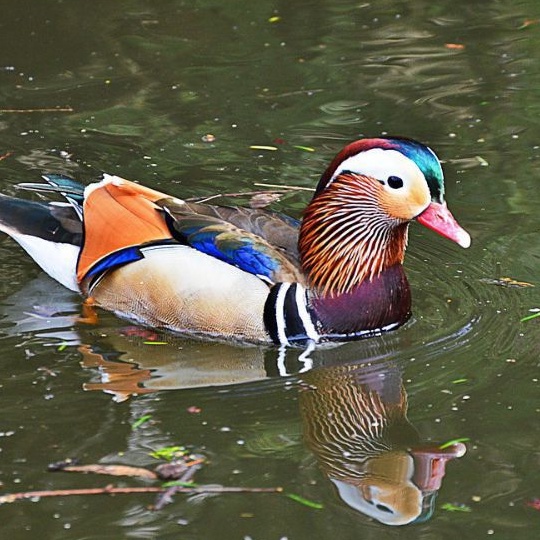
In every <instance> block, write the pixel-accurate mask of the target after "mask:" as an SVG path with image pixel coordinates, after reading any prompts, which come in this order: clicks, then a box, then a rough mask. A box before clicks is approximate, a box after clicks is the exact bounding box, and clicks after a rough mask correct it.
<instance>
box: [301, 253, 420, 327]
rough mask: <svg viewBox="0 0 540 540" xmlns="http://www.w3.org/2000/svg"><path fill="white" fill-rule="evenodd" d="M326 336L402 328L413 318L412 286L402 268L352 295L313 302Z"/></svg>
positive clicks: (394, 268) (365, 284)
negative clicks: (392, 326) (394, 326)
mask: <svg viewBox="0 0 540 540" xmlns="http://www.w3.org/2000/svg"><path fill="white" fill-rule="evenodd" d="M311 308H312V310H313V312H314V314H315V316H316V318H317V320H318V321H320V324H321V326H322V332H321V333H324V334H354V333H359V332H362V331H365V330H377V329H382V328H384V327H385V326H388V325H392V324H398V325H400V324H403V323H404V322H405V321H406V320H407V319H408V318H409V316H410V314H411V292H410V287H409V282H408V281H407V277H406V276H405V272H404V271H403V266H402V265H401V264H396V265H394V266H391V267H389V268H387V269H386V270H384V271H383V272H381V274H380V275H379V276H378V277H376V278H374V279H373V280H371V281H365V282H363V283H362V284H361V285H359V286H357V287H356V288H354V289H353V290H352V291H350V292H347V293H344V294H340V295H335V296H332V295H329V296H326V297H315V298H312V299H311Z"/></svg>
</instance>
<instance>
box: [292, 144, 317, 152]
mask: <svg viewBox="0 0 540 540" xmlns="http://www.w3.org/2000/svg"><path fill="white" fill-rule="evenodd" d="M293 148H296V149H297V150H302V151H303V152H315V148H311V146H298V145H295V146H293Z"/></svg>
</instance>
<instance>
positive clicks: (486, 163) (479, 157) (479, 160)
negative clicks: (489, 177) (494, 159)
mask: <svg viewBox="0 0 540 540" xmlns="http://www.w3.org/2000/svg"><path fill="white" fill-rule="evenodd" d="M474 157H475V158H476V159H477V161H478V163H479V164H480V166H482V167H489V163H488V162H487V160H485V159H484V158H483V157H482V156H474Z"/></svg>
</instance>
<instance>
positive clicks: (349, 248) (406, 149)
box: [299, 137, 471, 295]
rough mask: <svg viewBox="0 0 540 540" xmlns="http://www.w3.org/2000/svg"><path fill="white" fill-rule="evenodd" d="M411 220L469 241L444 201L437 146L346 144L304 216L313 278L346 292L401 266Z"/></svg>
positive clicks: (303, 253)
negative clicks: (386, 270)
mask: <svg viewBox="0 0 540 540" xmlns="http://www.w3.org/2000/svg"><path fill="white" fill-rule="evenodd" d="M413 220H416V221H418V222H419V223H421V224H422V225H424V226H426V227H428V228H429V229H432V230H434V231H435V232H437V233H439V234H441V235H442V236H444V237H446V238H449V239H450V240H453V241H454V242H456V243H457V244H459V245H460V246H462V247H464V248H467V247H469V245H470V243H471V240H470V236H469V234H468V233H467V232H466V231H465V230H464V229H463V228H461V227H460V226H459V224H458V223H457V221H456V220H455V218H454V217H453V216H452V214H451V213H450V211H449V210H448V207H447V206H446V202H445V200H444V176H443V171H442V167H441V163H440V161H439V159H438V158H437V156H436V155H435V153H434V152H433V150H431V149H430V148H428V147H427V146H424V145H423V144H421V143H419V142H416V141H413V140H411V139H403V138H397V137H393V138H376V139H361V140H359V141H355V142H353V143H351V144H349V145H348V146H346V147H345V148H344V149H343V150H342V151H341V152H340V153H339V154H338V155H337V156H336V157H335V158H334V160H333V161H332V163H331V164H330V165H329V167H328V168H327V169H326V171H325V172H324V174H323V175H322V177H321V179H320V181H319V184H318V186H317V189H316V191H315V195H314V197H313V199H312V201H311V203H310V204H309V205H308V207H307V209H306V212H305V214H304V219H303V221H302V225H301V230H300V239H299V251H300V257H301V261H302V266H303V269H304V271H305V273H306V275H307V277H308V280H309V282H310V284H311V285H312V286H313V287H314V288H315V289H317V290H319V291H320V293H321V294H322V295H328V294H342V293H347V292H350V291H351V290H352V289H353V288H354V287H355V286H358V285H361V284H362V282H364V281H365V280H372V279H373V278H375V277H377V276H378V275H380V273H381V272H382V271H384V270H385V269H387V268H389V267H391V266H393V265H395V264H401V263H402V262H403V258H404V255H405V247H406V244H407V230H408V224H409V223H410V222H411V221H413Z"/></svg>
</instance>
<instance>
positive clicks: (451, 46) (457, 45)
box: [444, 43, 465, 51]
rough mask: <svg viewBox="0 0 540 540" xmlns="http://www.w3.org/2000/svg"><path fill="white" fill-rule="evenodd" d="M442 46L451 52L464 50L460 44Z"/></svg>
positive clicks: (463, 46)
mask: <svg viewBox="0 0 540 540" xmlns="http://www.w3.org/2000/svg"><path fill="white" fill-rule="evenodd" d="M444 46H445V47H446V48H447V49H450V50H453V51H462V50H463V49H464V48H465V45H463V44H462V43H445V44H444Z"/></svg>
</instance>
